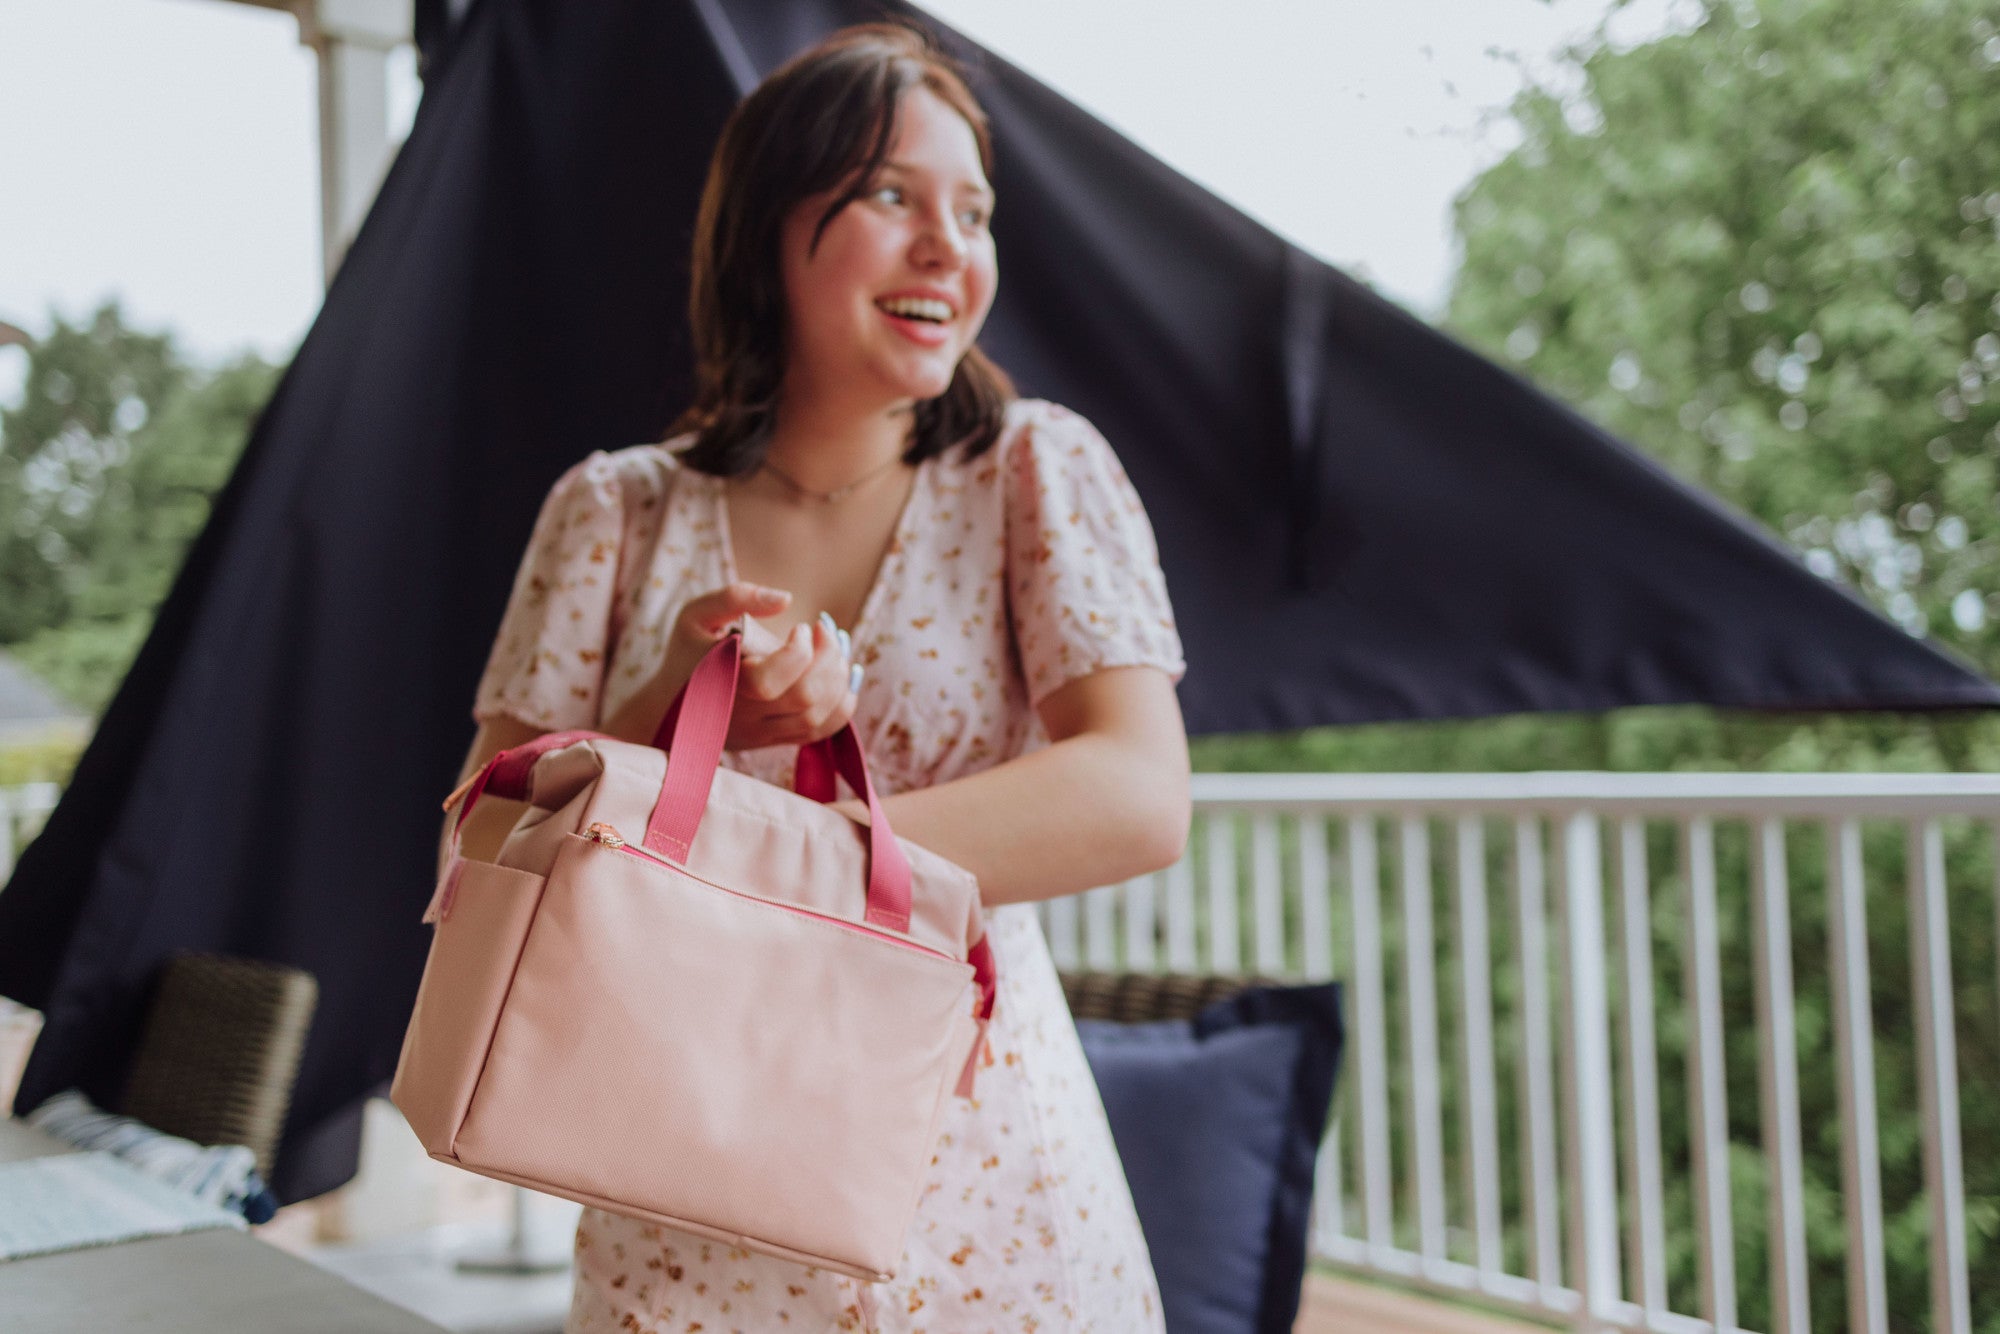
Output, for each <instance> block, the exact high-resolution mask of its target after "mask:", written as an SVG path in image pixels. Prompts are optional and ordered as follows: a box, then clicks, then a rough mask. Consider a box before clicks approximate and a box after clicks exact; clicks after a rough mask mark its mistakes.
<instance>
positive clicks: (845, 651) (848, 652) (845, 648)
mask: <svg viewBox="0 0 2000 1334" xmlns="http://www.w3.org/2000/svg"><path fill="white" fill-rule="evenodd" d="M834 634H836V635H838V636H839V637H840V656H841V657H843V658H851V657H853V656H854V641H853V640H852V639H849V638H848V637H847V631H845V630H835V631H834Z"/></svg>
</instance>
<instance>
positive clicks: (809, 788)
mask: <svg viewBox="0 0 2000 1334" xmlns="http://www.w3.org/2000/svg"><path fill="white" fill-rule="evenodd" d="M830 742H831V738H825V737H823V738H821V739H820V740H818V741H808V742H807V743H806V744H805V745H803V746H800V747H799V761H798V766H797V767H796V768H795V769H794V770H793V771H792V791H794V792H796V793H798V794H799V795H800V796H802V797H804V798H805V799H806V800H807V801H818V802H830V801H832V800H833V799H834V798H835V797H837V796H839V795H840V793H839V789H837V788H836V787H835V786H834V784H833V778H834V767H833V746H832V745H831V744H830Z"/></svg>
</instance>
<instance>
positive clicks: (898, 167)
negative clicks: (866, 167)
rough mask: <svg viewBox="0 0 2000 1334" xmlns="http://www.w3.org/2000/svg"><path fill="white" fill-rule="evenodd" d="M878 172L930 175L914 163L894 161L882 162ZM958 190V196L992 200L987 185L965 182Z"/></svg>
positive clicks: (991, 190)
mask: <svg viewBox="0 0 2000 1334" xmlns="http://www.w3.org/2000/svg"><path fill="white" fill-rule="evenodd" d="M878 170H880V171H895V172H901V173H902V174H903V175H905V176H928V175H930V172H929V170H928V169H926V168H924V167H919V166H917V165H916V164H915V163H911V162H896V161H893V160H892V161H886V162H884V163H883V164H882V165H881V167H879V168H878ZM958 190H959V193H960V194H969V195H975V196H977V197H978V198H980V199H991V198H993V189H992V187H991V186H987V185H981V184H980V183H979V182H978V181H965V182H962V183H961V184H960V185H959V187H958Z"/></svg>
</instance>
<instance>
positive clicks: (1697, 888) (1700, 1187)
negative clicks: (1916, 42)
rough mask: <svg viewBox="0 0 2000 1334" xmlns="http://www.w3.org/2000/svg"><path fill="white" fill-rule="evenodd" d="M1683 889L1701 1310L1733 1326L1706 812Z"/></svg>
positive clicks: (1684, 841)
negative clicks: (1684, 893)
mask: <svg viewBox="0 0 2000 1334" xmlns="http://www.w3.org/2000/svg"><path fill="white" fill-rule="evenodd" d="M1681 879H1682V882H1683V884H1684V886H1685V889H1686V912H1687V921H1686V927H1687V930H1686V933H1685V935H1684V936H1683V945H1682V953H1683V964H1684V966H1685V967H1684V971H1685V974H1686V979H1687V980H1686V982H1685V984H1684V985H1685V987H1686V994H1687V1002H1686V1003H1687V1009H1688V1019H1689V1025H1688V1027H1689V1029H1690V1031H1691V1033H1692V1035H1693V1041H1692V1042H1691V1043H1689V1045H1688V1117H1689V1120H1690V1123H1691V1124H1690V1125H1689V1127H1688V1138H1689V1140H1690V1142H1691V1146H1692V1149H1693V1154H1694V1222H1695V1235H1696V1237H1697V1239H1698V1240H1697V1245H1696V1249H1695V1260H1696V1267H1697V1270H1698V1272H1699V1284H1700V1288H1701V1309H1702V1315H1704V1316H1705V1317H1707V1319H1708V1320H1709V1322H1710V1323H1711V1324H1713V1325H1714V1326H1715V1327H1716V1328H1717V1329H1723V1330H1728V1329H1734V1328H1735V1327H1736V1241H1735V1233H1734V1231H1733V1229H1732V1227H1731V1222H1730V1215H1729V1102H1728V1096H1727V1092H1726V1086H1725V1083H1724V1080H1725V1078H1726V1076H1725V1074H1724V1067H1723V1050H1722V958H1721V944H1720V938H1719V935H1718V933H1717V930H1716V921H1715V916H1716V914H1715V827H1714V825H1713V823H1712V822H1711V821H1710V820H1709V818H1708V817H1707V816H1705V815H1697V816H1694V817H1692V818H1690V819H1687V820H1685V821H1683V822H1682V824H1681Z"/></svg>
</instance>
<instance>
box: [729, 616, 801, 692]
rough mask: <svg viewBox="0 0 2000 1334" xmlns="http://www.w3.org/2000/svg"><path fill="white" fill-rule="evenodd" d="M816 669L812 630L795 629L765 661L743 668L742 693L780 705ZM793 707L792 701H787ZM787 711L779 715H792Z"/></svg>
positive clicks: (766, 656)
mask: <svg viewBox="0 0 2000 1334" xmlns="http://www.w3.org/2000/svg"><path fill="white" fill-rule="evenodd" d="M812 665H813V637H812V629H811V627H809V626H805V625H799V626H794V627H793V629H792V633H791V634H789V635H787V636H786V637H785V642H784V643H783V644H780V645H779V646H778V647H777V648H776V649H775V650H773V651H772V652H770V653H767V654H765V655H764V656H763V657H761V658H755V659H752V660H751V661H749V662H746V663H745V664H743V685H742V692H743V693H744V694H746V695H748V696H750V698H752V699H757V700H765V701H769V702H774V703H775V702H778V701H779V700H780V699H782V697H783V696H785V695H786V694H788V693H789V692H791V691H792V690H793V689H794V688H795V687H796V686H797V685H798V683H799V681H800V679H801V678H802V677H804V676H805V674H806V672H807V671H808V670H809V669H810V668H811V667H812ZM786 703H787V705H789V703H790V702H789V701H786ZM792 711H793V709H792V708H791V707H783V708H781V709H779V710H777V712H780V713H789V712H792Z"/></svg>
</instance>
